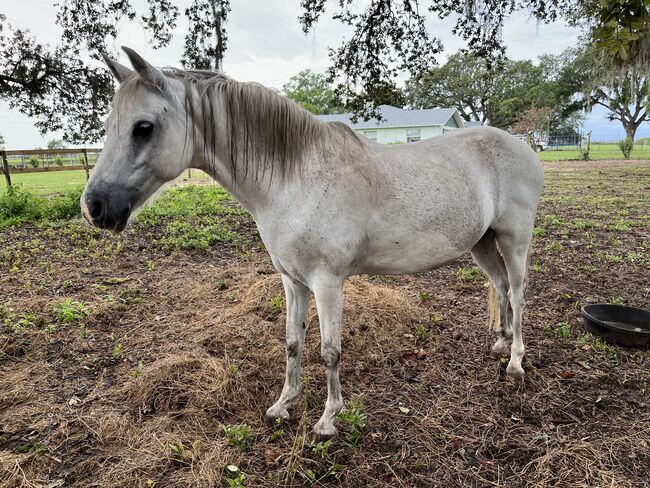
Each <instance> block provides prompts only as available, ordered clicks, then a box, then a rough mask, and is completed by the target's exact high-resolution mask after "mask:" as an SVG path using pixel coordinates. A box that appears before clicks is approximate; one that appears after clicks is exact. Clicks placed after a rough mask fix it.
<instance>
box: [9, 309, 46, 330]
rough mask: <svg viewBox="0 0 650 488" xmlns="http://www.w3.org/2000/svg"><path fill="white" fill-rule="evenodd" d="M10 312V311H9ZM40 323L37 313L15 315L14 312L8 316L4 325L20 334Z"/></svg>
mask: <svg viewBox="0 0 650 488" xmlns="http://www.w3.org/2000/svg"><path fill="white" fill-rule="evenodd" d="M9 310H10V309H9ZM37 322H38V317H37V315H36V314H35V313H29V312H28V313H22V314H18V315H14V314H13V311H12V312H11V313H10V314H7V318H5V320H4V323H5V325H6V326H7V327H9V329H11V331H12V332H13V333H15V334H18V333H20V332H22V331H24V330H25V329H27V328H29V327H35V326H36V323H37Z"/></svg>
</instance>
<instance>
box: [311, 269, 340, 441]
mask: <svg viewBox="0 0 650 488" xmlns="http://www.w3.org/2000/svg"><path fill="white" fill-rule="evenodd" d="M314 295H315V297H316V308H317V309H318V319H319V321H320V335H321V339H320V340H321V354H322V356H323V361H324V362H325V368H326V374H327V402H326V403H325V411H324V412H323V415H322V416H321V418H320V420H319V421H318V422H317V423H316V425H315V426H314V433H315V434H316V438H317V439H318V440H319V441H324V440H327V439H329V438H332V437H334V436H335V435H336V433H337V430H336V426H335V424H336V420H337V415H338V414H339V412H340V411H341V409H342V408H343V397H342V395H341V383H340V381H339V362H340V359H341V315H342V313H343V281H342V280H340V279H338V278H336V277H327V278H326V279H322V280H319V282H318V283H316V284H315V286H314Z"/></svg>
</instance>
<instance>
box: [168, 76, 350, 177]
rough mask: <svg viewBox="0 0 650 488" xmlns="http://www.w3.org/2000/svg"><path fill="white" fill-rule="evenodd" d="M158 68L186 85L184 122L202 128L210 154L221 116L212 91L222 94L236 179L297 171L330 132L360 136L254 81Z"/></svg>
mask: <svg viewBox="0 0 650 488" xmlns="http://www.w3.org/2000/svg"><path fill="white" fill-rule="evenodd" d="M163 72H164V73H165V75H166V76H168V77H170V78H173V79H176V80H179V81H181V82H183V83H184V84H185V88H186V90H185V93H186V95H185V102H184V103H185V109H186V111H187V116H188V119H189V121H190V122H191V124H188V127H189V126H190V125H191V126H192V127H193V128H194V130H195V131H196V130H197V129H198V130H200V131H201V132H202V133H203V137H204V145H205V147H204V149H205V150H209V151H206V154H212V155H214V154H215V151H214V149H215V147H216V144H217V140H216V139H217V131H218V128H217V127H216V124H217V121H218V120H223V118H219V117H217V113H216V110H219V108H218V107H216V104H215V103H214V101H215V99H216V96H217V95H222V96H223V97H224V100H225V106H226V110H227V116H226V117H225V120H226V124H227V127H226V128H225V131H226V132H225V133H226V134H227V146H228V147H227V150H228V154H229V159H230V161H229V163H230V166H231V169H232V172H233V173H232V174H233V178H234V180H235V181H236V180H238V179H239V178H244V179H245V178H246V177H248V176H251V177H252V178H254V179H255V180H258V179H259V177H260V176H261V175H263V174H264V173H266V172H267V171H270V172H271V179H272V178H273V175H274V173H275V172H276V171H277V172H278V173H279V175H280V176H281V177H282V178H284V177H287V176H289V175H291V174H293V173H295V172H296V171H300V168H301V166H302V165H303V164H305V163H306V161H307V160H308V159H309V156H310V155H311V154H313V150H314V149H315V150H318V151H320V150H322V149H323V142H324V141H327V140H330V141H331V132H332V131H335V132H338V133H340V134H341V135H342V136H343V137H350V136H351V137H352V138H353V139H354V140H355V141H357V142H358V141H359V139H358V136H357V135H356V134H355V133H354V132H353V131H352V130H351V129H349V127H347V126H346V125H344V124H340V123H327V122H322V121H320V120H318V119H317V118H315V117H314V116H313V115H312V114H311V113H309V112H308V111H306V110H304V109H303V108H302V107H300V106H299V105H298V104H297V103H295V102H294V101H293V100H290V99H289V98H287V97H284V96H282V95H280V94H279V93H277V92H276V91H275V90H272V89H269V88H266V87H265V86H262V85H260V84H258V83H252V82H238V81H235V80H233V79H231V78H229V77H227V76H226V75H225V74H223V73H220V72H212V71H184V70H179V69H174V68H168V69H165V70H163ZM197 107H200V111H197V110H196V109H197ZM238 170H239V174H238ZM242 172H243V174H241V173H242Z"/></svg>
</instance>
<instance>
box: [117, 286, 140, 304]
mask: <svg viewBox="0 0 650 488" xmlns="http://www.w3.org/2000/svg"><path fill="white" fill-rule="evenodd" d="M117 296H118V300H119V302H120V303H123V304H124V305H138V304H139V303H142V302H143V301H144V298H142V296H141V295H140V290H138V289H136V288H123V289H121V290H120V292H119V293H118V295H117Z"/></svg>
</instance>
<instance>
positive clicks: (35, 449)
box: [20, 442, 44, 454]
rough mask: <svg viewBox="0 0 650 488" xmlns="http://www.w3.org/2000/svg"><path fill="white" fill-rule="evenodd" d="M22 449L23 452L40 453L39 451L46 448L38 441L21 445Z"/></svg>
mask: <svg viewBox="0 0 650 488" xmlns="http://www.w3.org/2000/svg"><path fill="white" fill-rule="evenodd" d="M20 450H21V451H22V452H27V453H30V454H38V453H39V452H42V451H43V450H44V449H43V446H42V445H41V444H40V443H38V442H29V443H27V444H24V445H23V446H21V448H20Z"/></svg>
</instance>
